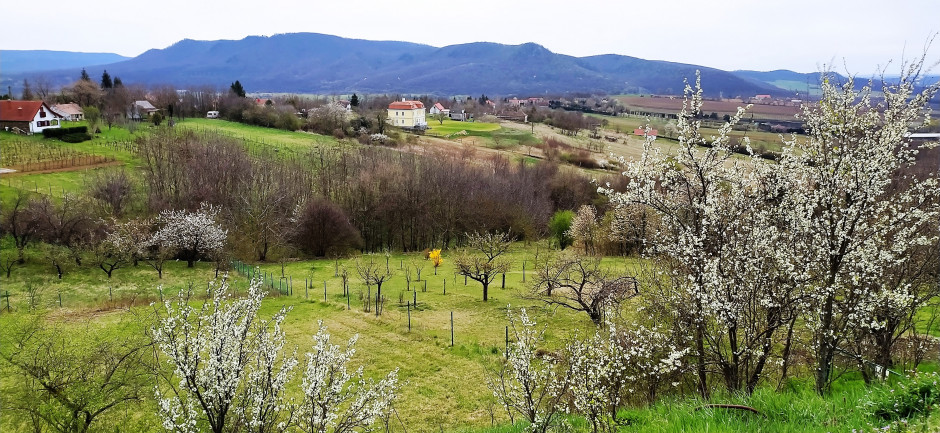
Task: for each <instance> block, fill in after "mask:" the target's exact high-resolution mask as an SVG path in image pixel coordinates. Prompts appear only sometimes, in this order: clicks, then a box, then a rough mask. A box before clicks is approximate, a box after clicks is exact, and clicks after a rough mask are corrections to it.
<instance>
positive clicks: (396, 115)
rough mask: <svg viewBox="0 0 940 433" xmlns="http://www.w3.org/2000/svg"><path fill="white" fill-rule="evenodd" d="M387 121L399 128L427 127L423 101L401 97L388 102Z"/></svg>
mask: <svg viewBox="0 0 940 433" xmlns="http://www.w3.org/2000/svg"><path fill="white" fill-rule="evenodd" d="M388 123H390V124H392V125H395V126H397V127H400V128H427V126H428V122H427V120H425V112H424V103H422V102H421V101H406V100H405V99H402V100H401V101H396V102H392V103H391V104H388Z"/></svg>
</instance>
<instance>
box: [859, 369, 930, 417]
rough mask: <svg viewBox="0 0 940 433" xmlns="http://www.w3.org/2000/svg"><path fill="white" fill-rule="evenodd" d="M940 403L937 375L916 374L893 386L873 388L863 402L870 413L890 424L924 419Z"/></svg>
mask: <svg viewBox="0 0 940 433" xmlns="http://www.w3.org/2000/svg"><path fill="white" fill-rule="evenodd" d="M937 403H940V374H938V373H915V374H914V376H912V377H910V378H908V379H904V380H901V381H898V382H897V383H895V384H894V385H893V386H887V385H886V386H883V387H880V388H876V389H874V390H872V391H871V392H870V393H869V401H868V402H867V403H866V405H867V406H868V409H869V411H870V413H871V414H872V415H873V416H875V417H877V418H879V419H882V420H885V421H893V420H899V419H910V418H913V417H918V416H926V415H928V414H929V413H930V411H931V410H932V409H934V408H935V407H936V406H937Z"/></svg>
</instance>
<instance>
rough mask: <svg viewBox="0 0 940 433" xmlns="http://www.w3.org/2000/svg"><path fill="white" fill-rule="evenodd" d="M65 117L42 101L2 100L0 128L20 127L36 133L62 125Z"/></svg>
mask: <svg viewBox="0 0 940 433" xmlns="http://www.w3.org/2000/svg"><path fill="white" fill-rule="evenodd" d="M61 120H63V117H62V116H61V115H59V114H56V112H55V111H52V108H49V106H48V105H46V103H45V102H42V101H0V128H3V129H12V128H19V129H20V130H21V131H24V132H27V133H30V134H34V133H37V132H42V130H43V129H46V128H59V127H61V125H60V121H61Z"/></svg>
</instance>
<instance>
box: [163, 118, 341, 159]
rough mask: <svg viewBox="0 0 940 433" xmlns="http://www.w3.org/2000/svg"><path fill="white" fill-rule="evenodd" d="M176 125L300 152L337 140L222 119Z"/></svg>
mask: <svg viewBox="0 0 940 433" xmlns="http://www.w3.org/2000/svg"><path fill="white" fill-rule="evenodd" d="M176 127H177V128H182V129H190V130H193V131H196V132H197V133H219V134H221V135H224V136H228V137H232V138H236V139H239V140H242V141H244V142H245V143H246V144H248V145H249V146H251V147H254V148H265V149H269V150H273V151H275V152H284V153H298V154H303V153H307V152H310V151H314V150H316V149H319V148H321V147H334V146H336V145H337V143H338V142H337V140H336V139H335V138H333V137H328V136H325V135H319V134H308V133H304V132H297V131H284V130H281V129H274V128H263V127H260V126H251V125H245V124H243V123H237V122H230V121H228V120H222V119H201V118H191V119H184V120H183V121H180V122H178V123H177V124H176Z"/></svg>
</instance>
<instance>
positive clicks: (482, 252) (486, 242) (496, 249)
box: [454, 232, 512, 301]
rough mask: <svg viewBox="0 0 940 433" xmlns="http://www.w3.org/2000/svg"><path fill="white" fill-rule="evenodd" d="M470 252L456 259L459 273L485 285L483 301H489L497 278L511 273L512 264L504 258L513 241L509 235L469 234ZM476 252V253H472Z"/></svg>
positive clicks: (455, 264)
mask: <svg viewBox="0 0 940 433" xmlns="http://www.w3.org/2000/svg"><path fill="white" fill-rule="evenodd" d="M467 245H468V247H469V248H468V250H464V251H462V252H461V253H460V254H458V255H457V256H456V257H455V258H454V266H455V267H456V268H457V273H459V274H460V275H463V276H466V277H469V278H470V279H472V280H475V281H479V282H480V284H482V285H483V300H484V301H486V300H488V299H489V287H490V283H492V282H493V281H494V280H495V279H496V276H497V275H499V274H504V273H506V272H507V271H509V268H510V267H511V266H512V264H511V263H510V262H509V259H507V258H506V257H503V255H504V254H506V253H507V252H508V251H509V247H510V245H512V241H511V240H510V238H509V234H508V233H489V232H487V233H483V234H480V233H468V234H467ZM469 250H474V252H475V253H479V254H475V253H473V254H472V253H470V251H469Z"/></svg>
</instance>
